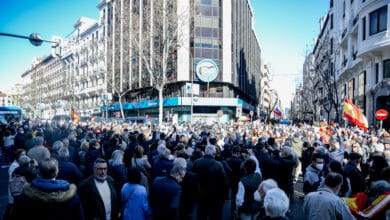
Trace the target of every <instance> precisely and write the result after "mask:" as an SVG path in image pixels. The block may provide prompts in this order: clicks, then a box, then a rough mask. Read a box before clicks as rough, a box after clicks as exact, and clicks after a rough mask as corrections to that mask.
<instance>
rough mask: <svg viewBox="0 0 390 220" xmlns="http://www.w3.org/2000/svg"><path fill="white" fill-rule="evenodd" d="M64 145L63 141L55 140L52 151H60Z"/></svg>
mask: <svg viewBox="0 0 390 220" xmlns="http://www.w3.org/2000/svg"><path fill="white" fill-rule="evenodd" d="M63 146H64V144H63V143H62V141H55V142H54V143H53V146H52V148H51V150H52V152H55V153H58V151H59V150H60V148H61V147H63Z"/></svg>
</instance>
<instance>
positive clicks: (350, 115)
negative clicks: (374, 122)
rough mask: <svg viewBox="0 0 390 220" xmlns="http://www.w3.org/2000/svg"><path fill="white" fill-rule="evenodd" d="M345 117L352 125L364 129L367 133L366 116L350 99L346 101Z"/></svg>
mask: <svg viewBox="0 0 390 220" xmlns="http://www.w3.org/2000/svg"><path fill="white" fill-rule="evenodd" d="M343 116H344V117H345V118H346V119H348V121H350V122H351V123H353V124H355V125H356V126H358V127H359V128H361V129H363V131H367V129H368V122H367V118H366V116H364V114H363V113H362V112H361V111H360V109H359V108H358V107H357V106H356V105H354V104H353V103H352V101H351V100H349V99H348V98H345V100H344V108H343Z"/></svg>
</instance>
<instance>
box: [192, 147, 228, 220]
mask: <svg viewBox="0 0 390 220" xmlns="http://www.w3.org/2000/svg"><path fill="white" fill-rule="evenodd" d="M204 153H205V155H204V156H203V157H202V158H199V159H198V160H196V161H195V162H194V165H193V167H192V171H193V172H194V173H196V174H198V176H199V185H200V186H199V188H200V191H199V208H198V218H199V219H207V218H208V217H209V218H210V219H215V220H219V219H222V207H223V204H224V201H225V199H226V197H227V195H228V182H227V181H228V180H227V177H226V174H225V170H224V168H223V165H222V164H221V163H220V162H218V161H216V160H215V159H214V157H215V155H216V147H215V146H214V145H207V146H206V148H205V152H204Z"/></svg>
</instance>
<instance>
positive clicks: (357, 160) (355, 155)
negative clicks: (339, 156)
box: [348, 152, 362, 164]
mask: <svg viewBox="0 0 390 220" xmlns="http://www.w3.org/2000/svg"><path fill="white" fill-rule="evenodd" d="M348 156H349V160H350V161H352V162H354V163H356V164H358V163H360V161H361V159H362V155H361V154H359V153H356V152H351V153H350V154H349V155H348Z"/></svg>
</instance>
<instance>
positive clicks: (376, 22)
mask: <svg viewBox="0 0 390 220" xmlns="http://www.w3.org/2000/svg"><path fill="white" fill-rule="evenodd" d="M386 29H387V6H384V7H382V8H379V9H377V10H375V11H373V12H371V13H370V35H373V34H376V33H379V32H382V31H385V30H386Z"/></svg>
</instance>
